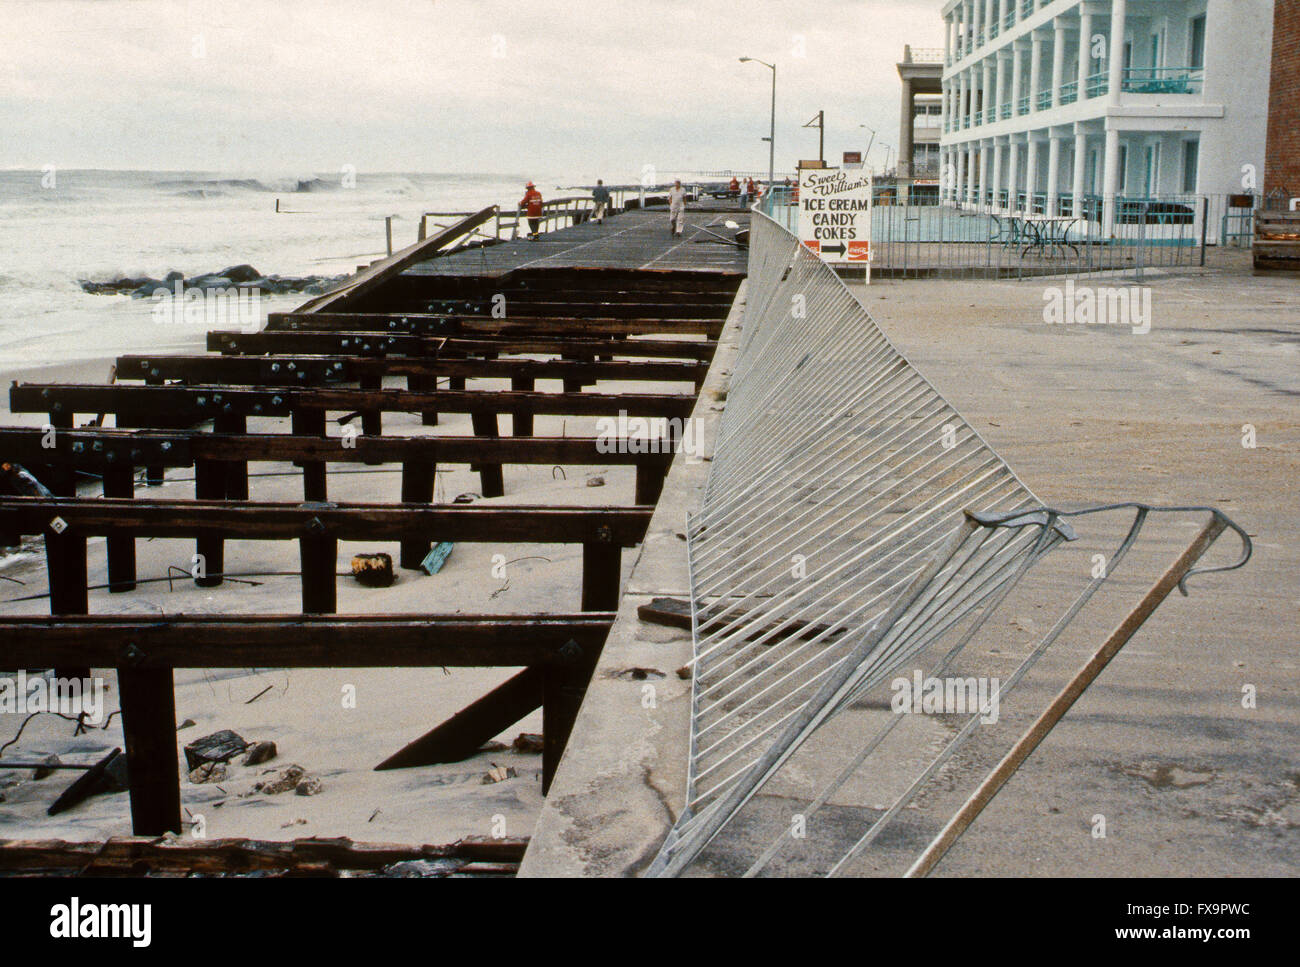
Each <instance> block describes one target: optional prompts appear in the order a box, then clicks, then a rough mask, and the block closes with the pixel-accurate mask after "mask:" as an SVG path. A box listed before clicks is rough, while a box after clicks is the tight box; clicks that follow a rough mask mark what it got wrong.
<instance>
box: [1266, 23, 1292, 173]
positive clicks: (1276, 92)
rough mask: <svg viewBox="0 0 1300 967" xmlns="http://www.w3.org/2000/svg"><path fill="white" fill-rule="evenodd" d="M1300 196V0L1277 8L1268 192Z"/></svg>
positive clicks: (1269, 117)
mask: <svg viewBox="0 0 1300 967" xmlns="http://www.w3.org/2000/svg"><path fill="white" fill-rule="evenodd" d="M1274 192H1277V193H1279V194H1281V195H1282V196H1284V197H1285V198H1288V199H1289V198H1295V197H1300V0H1276V4H1275V5H1274V7H1273V67H1272V77H1271V79H1270V82H1269V95H1268V148H1267V150H1266V152H1265V155H1264V193H1265V195H1269V194H1272V193H1274Z"/></svg>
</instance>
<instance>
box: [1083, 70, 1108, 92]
mask: <svg viewBox="0 0 1300 967" xmlns="http://www.w3.org/2000/svg"><path fill="white" fill-rule="evenodd" d="M1087 91H1088V96H1089V97H1101V96H1102V95H1103V94H1105V93H1107V92H1109V91H1110V74H1109V73H1107V72H1106V71H1098V72H1097V73H1096V74H1090V75H1089V76H1088V87H1087Z"/></svg>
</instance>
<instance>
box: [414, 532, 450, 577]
mask: <svg viewBox="0 0 1300 967" xmlns="http://www.w3.org/2000/svg"><path fill="white" fill-rule="evenodd" d="M453 546H454V545H453V544H452V543H451V541H438V543H436V544H434V545H433V547H432V548H431V549H430V550H429V553H428V554H426V555H425V556H424V560H423V561H421V562H420V570H421V571H423V572H424V573H425V574H428V575H429V576H430V577H432V576H433V575H435V574H437V573H438V572H439V571H441V570H442V566H443V565H444V564H446V563H447V558H449V557H450V556H451V549H452V547H453Z"/></svg>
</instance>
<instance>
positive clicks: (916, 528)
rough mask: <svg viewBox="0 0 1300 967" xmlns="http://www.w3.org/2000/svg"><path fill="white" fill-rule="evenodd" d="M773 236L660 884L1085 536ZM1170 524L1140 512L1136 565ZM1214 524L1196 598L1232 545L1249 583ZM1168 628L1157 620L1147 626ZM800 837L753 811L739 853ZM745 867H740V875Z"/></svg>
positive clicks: (834, 748) (747, 343)
mask: <svg viewBox="0 0 1300 967" xmlns="http://www.w3.org/2000/svg"><path fill="white" fill-rule="evenodd" d="M751 224H752V238H751V249H750V277H749V286H750V289H749V296H748V299H749V309H748V314H747V319H746V325H745V327H744V333H743V337H742V343H741V346H740V350H739V354H738V358H737V360H736V364H735V367H734V370H733V376H732V380H731V383H730V386H729V389H728V392H727V406H726V410H725V413H724V414H723V417H722V423H721V425H720V427H719V431H718V438H717V447H716V452H715V455H714V459H713V462H712V464H711V468H710V472H709V477H708V483H707V486H706V489H705V494H704V498H703V501H702V505H701V507H700V510H699V512H698V513H697V514H695V515H693V516H692V517H690V518H689V521H688V526H687V541H688V557H689V566H690V588H691V601H692V624H693V642H694V659H693V661H692V667H693V683H692V684H693V697H692V716H691V749H690V762H689V775H688V781H687V796H686V806H685V809H684V811H683V812H682V813H681V815H680V816H679V817H678V819H677V821H676V823H675V825H674V827H673V829H672V830H671V831H670V833H669V834H668V837H667V839H666V841H665V842H664V843H663V846H662V848H661V849H660V852H659V854H658V856H657V858H656V859H655V860H654V862H653V863H652V864H651V866H650V867H649V869H648V873H649V874H650V875H661V876H662V875H678V874H681V873H683V872H684V871H686V870H687V869H688V868H689V867H690V866H691V865H692V864H693V863H694V862H695V861H696V860H697V859H698V858H699V857H700V854H701V852H702V851H703V850H704V849H705V848H706V847H707V846H708V845H709V844H710V842H711V841H713V840H714V838H715V837H717V836H718V835H719V834H720V833H721V832H722V831H723V830H724V828H726V827H728V826H729V824H732V823H733V822H734V821H736V820H737V817H738V816H740V815H741V813H742V811H744V810H745V808H746V806H747V804H749V803H750V802H751V800H752V799H753V798H754V797H755V796H756V795H757V794H758V792H759V791H760V790H761V789H762V788H763V787H764V786H765V785H766V784H767V783H768V782H769V781H770V780H772V779H773V778H774V777H775V776H776V775H777V774H778V773H779V772H780V771H781V770H782V768H783V767H784V766H785V765H786V764H787V763H788V762H790V760H791V758H792V757H793V756H795V755H796V753H797V752H798V751H799V750H800V748H801V747H802V746H803V745H804V744H805V743H806V742H807V741H808V740H809V739H810V738H811V737H812V735H813V734H814V733H815V732H817V731H818V730H819V729H821V728H822V727H824V726H826V725H827V724H828V723H829V722H830V721H831V720H832V718H833V717H834V716H835V715H836V714H837V713H840V712H842V711H844V710H845V709H847V708H848V707H850V706H851V705H853V704H854V703H856V702H859V701H860V700H861V699H863V698H864V697H865V696H866V695H867V693H869V692H870V691H871V690H872V689H873V688H876V687H877V686H879V685H881V683H883V682H885V681H886V680H887V679H888V677H889V676H891V675H892V674H894V673H896V672H897V671H898V670H899V669H901V668H903V667H904V666H905V664H906V663H908V662H909V661H913V660H918V659H919V658H920V656H921V655H922V653H923V652H925V651H926V649H927V648H929V647H930V646H932V645H934V644H936V643H938V642H939V641H940V640H941V639H943V638H944V637H945V636H946V635H949V634H953V635H955V636H956V641H955V643H954V644H953V645H952V647H951V649H950V650H948V652H947V654H946V656H945V657H944V658H943V660H942V661H941V662H940V664H939V666H938V670H942V669H943V668H945V667H947V665H948V664H949V663H950V662H951V661H952V660H953V659H954V658H955V657H956V656H957V655H958V654H959V653H960V652H961V651H962V649H963V648H964V646H965V645H966V643H967V642H969V641H970V640H971V639H972V638H973V637H974V635H975V634H976V632H977V631H978V630H979V628H980V626H981V625H982V624H983V623H984V622H985V621H987V619H988V617H989V616H990V615H991V614H992V613H993V611H994V610H995V608H996V607H997V605H998V604H999V603H1000V602H1001V600H1002V599H1003V598H1004V597H1005V596H1006V595H1007V594H1008V593H1009V592H1010V590H1011V589H1012V587H1013V586H1014V585H1015V584H1016V583H1017V582H1018V581H1019V580H1020V578H1021V577H1022V576H1023V575H1024V574H1025V573H1026V571H1027V570H1028V569H1029V567H1030V566H1032V564H1033V563H1034V562H1035V561H1037V560H1038V559H1039V558H1041V557H1042V556H1043V555H1045V554H1046V553H1048V552H1049V551H1050V550H1051V549H1052V548H1053V547H1055V546H1056V545H1058V544H1059V543H1060V542H1062V541H1068V540H1073V539H1074V537H1075V535H1074V532H1073V531H1072V529H1071V528H1070V527H1069V526H1068V524H1066V522H1065V520H1064V517H1065V516H1067V515H1065V514H1062V513H1060V512H1056V511H1051V510H1048V509H1046V508H1044V507H1043V506H1042V505H1041V503H1040V502H1039V501H1038V499H1037V498H1036V497H1034V495H1033V494H1032V493H1030V491H1029V490H1028V489H1027V488H1026V487H1025V486H1024V485H1023V484H1022V483H1021V482H1020V481H1019V479H1017V478H1016V476H1015V474H1014V473H1013V472H1012V471H1011V469H1010V468H1009V467H1008V466H1007V465H1006V463H1005V462H1004V461H1003V460H1002V459H1001V457H999V456H998V455H997V454H996V453H995V452H993V451H992V450H991V449H990V448H989V447H988V445H987V444H986V443H985V442H984V441H983V439H981V438H980V436H979V434H978V433H977V432H976V431H975V430H974V429H973V428H971V426H970V425H969V424H968V423H967V422H966V421H965V420H964V419H963V418H962V417H961V416H960V415H959V414H958V413H957V412H956V411H955V410H954V409H953V408H952V407H951V406H950V405H949V404H948V403H947V402H946V401H945V400H944V399H943V398H942V397H941V396H940V395H939V394H938V393H937V392H936V391H935V390H934V388H933V387H932V386H931V385H930V384H929V383H928V382H927V381H926V380H925V379H924V377H922V376H921V375H920V373H918V372H917V371H916V370H915V369H914V368H913V367H912V366H911V365H910V364H909V363H908V362H907V360H906V359H904V358H903V357H902V356H901V355H900V354H899V353H898V352H897V351H896V350H895V349H894V347H893V346H892V345H891V344H890V343H889V341H888V340H887V339H886V338H885V336H884V335H883V333H881V331H880V330H879V329H878V328H877V327H876V325H875V323H874V322H873V321H872V320H871V318H870V316H869V315H868V314H867V312H866V310H865V309H864V308H863V307H862V306H861V304H860V303H859V302H858V301H857V300H856V299H855V298H854V297H853V295H852V294H851V293H850V292H849V291H848V290H847V289H846V288H845V286H844V285H843V283H842V282H841V281H840V280H839V279H838V278H837V277H836V276H835V274H834V273H833V272H832V271H831V270H830V269H829V268H828V267H827V266H826V265H825V264H823V263H822V262H821V261H820V260H819V259H818V258H817V257H816V256H814V255H812V254H811V253H810V252H809V251H808V250H807V249H806V248H805V247H804V246H802V245H801V244H800V243H799V242H798V241H797V239H795V238H794V237H793V236H792V235H790V234H789V233H788V232H786V231H785V230H784V229H782V228H781V227H780V226H779V225H778V224H776V223H775V222H773V221H772V220H771V219H768V218H766V217H763V216H762V215H759V214H757V213H755V215H754V217H753V219H752V222H751ZM1149 510H1150V508H1142V509H1140V510H1139V512H1138V514H1137V519H1136V520H1135V523H1134V526H1133V528H1132V529H1131V532H1130V535H1129V538H1128V540H1127V541H1126V543H1125V544H1124V545H1123V547H1122V548H1121V552H1120V556H1121V557H1122V554H1123V552H1124V551H1126V550H1127V548H1128V547H1129V546H1130V545H1131V543H1132V541H1133V540H1135V539H1136V536H1137V531H1138V530H1140V528H1141V523H1142V521H1143V520H1145V517H1146V515H1147V513H1148V512H1149ZM1183 510H1190V508H1184V509H1183ZM1212 523H1213V527H1212V528H1211V530H1213V534H1211V535H1210V536H1209V538H1208V540H1203V541H1201V542H1199V544H1198V546H1197V547H1196V549H1195V553H1191V552H1189V555H1190V556H1189V555H1185V556H1184V558H1183V560H1182V561H1181V562H1180V568H1181V570H1180V573H1178V574H1176V576H1175V578H1174V583H1178V582H1180V581H1181V580H1182V579H1183V578H1184V577H1185V576H1186V575H1187V574H1188V573H1190V569H1191V567H1192V565H1194V564H1195V561H1196V559H1197V558H1199V556H1200V554H1201V553H1203V551H1204V550H1205V549H1206V548H1207V547H1208V546H1209V544H1210V543H1211V542H1212V541H1213V539H1214V537H1217V536H1218V534H1219V533H1220V532H1222V530H1223V529H1224V528H1225V527H1228V526H1232V527H1233V528H1234V529H1236V530H1237V532H1238V534H1240V536H1241V537H1242V539H1243V541H1244V542H1245V546H1246V553H1245V556H1244V557H1243V559H1242V560H1241V561H1240V562H1238V563H1237V564H1235V565H1232V566H1233V567H1238V566H1240V565H1241V564H1244V563H1245V560H1246V558H1248V556H1249V541H1248V539H1247V538H1246V537H1245V535H1244V533H1243V532H1241V531H1240V529H1238V528H1235V525H1232V524H1231V522H1229V521H1227V519H1226V518H1224V517H1223V516H1222V515H1220V514H1217V513H1215V517H1214V521H1213V522H1212ZM1206 533H1207V534H1209V531H1207V532H1206ZM1111 570H1112V571H1113V567H1112V568H1111ZM1214 570H1220V569H1218V568H1216V569H1214ZM1099 583H1100V582H1096V581H1094V583H1093V585H1092V586H1090V587H1089V588H1088V589H1086V590H1085V592H1084V593H1083V594H1082V595H1081V596H1080V599H1079V600H1078V601H1076V602H1075V605H1074V606H1072V607H1071V609H1070V610H1069V611H1068V612H1067V613H1066V615H1065V617H1063V618H1062V620H1061V622H1059V623H1058V626H1057V627H1056V628H1054V629H1053V631H1052V632H1051V633H1049V635H1048V637H1047V638H1046V639H1045V640H1044V643H1043V644H1042V645H1041V646H1040V648H1039V649H1037V650H1036V651H1035V652H1034V653H1033V654H1032V655H1031V656H1030V658H1029V659H1027V660H1026V663H1025V664H1024V665H1022V667H1021V669H1019V670H1018V671H1017V673H1016V676H1015V680H1016V681H1018V680H1019V676H1021V675H1023V674H1024V672H1025V671H1027V670H1028V667H1029V666H1030V665H1032V663H1033V660H1034V659H1035V658H1036V657H1037V656H1038V655H1039V654H1041V653H1042V650H1044V649H1045V648H1046V647H1047V646H1048V645H1050V644H1051V642H1052V641H1054V640H1055V639H1056V637H1057V636H1059V634H1060V632H1061V631H1062V630H1063V629H1064V627H1065V625H1066V624H1067V623H1068V622H1069V621H1070V620H1071V619H1072V618H1073V616H1074V615H1075V614H1076V613H1077V612H1078V610H1079V608H1081V607H1082V606H1083V604H1084V603H1085V602H1086V601H1087V599H1088V598H1089V597H1090V596H1091V595H1092V593H1093V592H1095V590H1096V587H1097V585H1099ZM1170 586H1172V585H1170ZM1167 591H1168V588H1166V589H1165V593H1167ZM1162 597H1163V594H1161V595H1159V598H1162ZM1155 603H1158V599H1157V600H1156V602H1155ZM1152 610H1154V605H1151V606H1150V607H1149V608H1145V610H1144V609H1142V608H1140V609H1139V611H1140V612H1142V613H1141V614H1140V616H1139V617H1137V618H1135V619H1134V620H1136V623H1137V624H1140V623H1141V621H1142V620H1145V617H1146V616H1147V615H1149V614H1150V612H1151V611H1152ZM1134 627H1136V625H1134ZM1131 633H1132V632H1131V630H1130V631H1129V634H1131ZM1121 644H1122V642H1121ZM965 657H966V658H968V659H969V658H970V657H971V656H969V655H967V656H965ZM1010 684H1011V685H1014V681H1013V682H1011V683H1010ZM1063 712H1064V710H1063V709H1061V714H1063ZM1058 717H1059V716H1058ZM901 718H902V716H898V715H894V716H892V717H891V721H890V723H889V725H887V726H886V727H885V728H884V730H883V731H882V732H881V734H880V735H877V736H874V737H871V738H870V740H869V741H868V742H867V743H866V745H865V747H862V748H861V749H860V750H859V751H858V752H857V753H856V755H854V756H853V757H851V758H849V756H848V753H849V751H850V750H853V749H857V748H859V746H860V745H861V741H860V739H861V736H860V735H858V734H857V729H856V727H855V726H844V725H841V726H839V728H838V730H837V732H836V733H835V735H834V740H833V741H831V742H823V743H821V744H820V746H819V749H821V750H830V751H829V752H826V753H825V755H826V756H827V757H836V756H838V757H844V758H845V759H846V762H845V764H844V766H843V769H842V770H841V771H840V774H839V776H838V777H837V778H836V779H835V780H833V781H832V782H831V784H830V786H829V787H828V788H827V789H824V790H823V792H822V793H821V794H819V796H818V797H817V798H816V799H814V800H813V802H812V804H811V805H810V807H809V808H810V810H812V811H815V810H816V809H817V808H820V806H821V805H823V804H825V802H826V801H827V800H828V799H829V797H830V795H831V794H832V793H833V792H834V791H835V790H836V789H838V788H839V786H840V785H842V783H843V782H844V781H845V780H846V779H847V778H848V777H849V776H851V775H852V774H853V773H854V772H855V771H856V770H857V769H858V767H859V766H860V765H861V764H862V763H863V761H864V760H865V759H866V757H867V756H868V755H869V754H870V753H871V752H872V751H873V750H874V749H875V748H876V747H877V745H878V744H879V742H880V741H881V739H883V737H884V735H885V734H887V733H888V732H889V730H890V729H892V728H893V726H894V725H895V724H897V722H898V721H899V719H901ZM978 718H979V717H978V715H976V716H972V720H971V721H972V723H975V722H978ZM841 721H842V720H841ZM1048 727H1050V726H1048ZM846 730H847V731H846ZM969 732H970V730H969V728H968V729H967V730H966V731H964V732H963V733H962V734H960V735H959V736H958V738H957V739H955V740H954V742H953V744H952V746H951V747H950V748H949V749H946V750H945V751H944V752H943V753H941V754H940V756H939V757H938V758H936V759H935V761H934V762H933V763H932V764H931V766H930V767H929V768H928V769H927V770H926V771H925V773H923V775H922V777H921V778H919V779H918V780H917V782H916V783H915V784H914V785H913V787H912V788H911V789H910V790H909V793H908V794H907V796H906V798H905V799H900V801H899V802H898V803H896V804H895V805H894V807H892V808H891V809H890V810H888V811H887V812H886V814H885V815H884V816H883V817H881V819H879V820H878V821H877V822H876V823H875V824H873V825H872V826H871V828H870V829H869V830H868V832H867V834H866V835H864V837H863V838H862V839H861V840H859V841H858V842H857V843H855V844H854V845H853V846H852V847H851V848H850V850H849V852H848V853H847V854H843V850H842V846H841V847H839V848H838V849H837V857H838V858H837V860H836V859H835V858H832V860H829V861H827V862H826V863H825V864H823V865H822V866H821V867H820V868H821V869H823V870H825V869H826V867H827V866H830V870H831V871H832V872H839V871H841V870H842V869H843V865H844V863H846V862H847V861H848V860H849V859H851V858H852V857H853V856H855V855H857V853H858V852H860V851H861V850H862V849H863V848H865V846H866V845H868V844H869V843H870V841H871V839H872V838H874V836H875V834H876V833H877V832H878V830H879V828H880V827H881V826H883V824H884V823H886V822H888V821H889V820H890V819H892V818H893V817H894V816H895V815H896V814H897V811H898V810H899V809H901V808H902V806H903V805H904V804H905V802H906V801H910V797H911V795H912V794H914V793H915V792H916V790H917V789H918V788H919V786H920V785H921V784H922V783H923V782H924V781H926V780H927V779H928V778H929V777H931V776H933V774H934V773H935V772H936V771H937V770H938V768H939V767H940V766H941V765H942V763H943V762H944V761H946V759H947V757H948V756H950V755H951V754H952V752H953V751H955V749H956V747H957V745H959V744H960V742H961V741H962V740H963V739H964V738H965V736H967V735H969ZM818 754H819V755H820V754H823V753H822V752H819V753H818ZM1025 754H1026V755H1027V754H1028V753H1027V751H1026V752H1025ZM837 762H838V759H837ZM821 764H825V761H824V760H823V762H822V763H821ZM830 764H831V765H835V764H836V763H830ZM1003 778H1004V779H1005V776H1004V777H1003ZM804 812H805V813H806V812H808V810H805V811H804ZM801 815H802V814H801ZM973 815H974V814H973V813H972V814H970V816H969V818H968V819H967V822H969V819H970V818H973ZM788 819H789V817H784V816H783V817H781V819H780V820H776V821H773V820H771V819H770V818H769V819H767V820H764V818H763V817H762V816H761V815H759V816H757V817H755V815H753V814H752V811H751V814H750V815H748V816H747V817H746V819H745V820H744V822H743V823H742V826H743V831H742V832H741V833H739V834H738V835H737V836H736V837H733V839H734V840H736V841H738V842H741V841H746V840H748V839H749V838H751V837H752V836H753V835H754V834H757V836H758V838H759V839H760V841H763V842H766V841H768V840H772V841H773V843H772V846H770V847H769V848H768V850H767V851H766V852H764V853H763V854H761V855H760V856H758V857H757V858H756V859H755V860H754V861H753V863H752V865H751V866H750V869H749V872H750V874H751V875H754V874H756V873H757V872H759V871H761V870H762V869H763V868H764V867H765V866H766V865H767V864H768V863H769V862H770V861H771V859H772V858H773V857H774V856H775V855H776V853H777V852H779V850H780V849H781V847H782V845H783V844H784V843H786V842H789V840H790V839H791V835H790V831H789V830H790V826H789V823H788ZM768 826H771V829H769V828H768ZM963 828H964V827H963ZM949 842H950V840H949ZM937 848H938V847H936V849H937ZM945 848H946V846H945ZM735 859H736V857H735V855H734V851H729V852H728V853H727V855H726V861H727V863H728V864H731V863H734V861H735ZM935 859H937V857H935ZM832 862H833V865H830V864H831V863H832Z"/></svg>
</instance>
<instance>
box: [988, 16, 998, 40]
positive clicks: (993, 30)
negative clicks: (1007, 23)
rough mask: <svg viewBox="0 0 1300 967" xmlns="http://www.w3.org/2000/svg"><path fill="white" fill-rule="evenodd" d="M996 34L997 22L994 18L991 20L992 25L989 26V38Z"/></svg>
mask: <svg viewBox="0 0 1300 967" xmlns="http://www.w3.org/2000/svg"><path fill="white" fill-rule="evenodd" d="M997 35H998V22H997V21H996V20H995V21H993V23H992V25H991V26H990V27H989V40H992V39H993V38H994V37H996V36H997Z"/></svg>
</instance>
